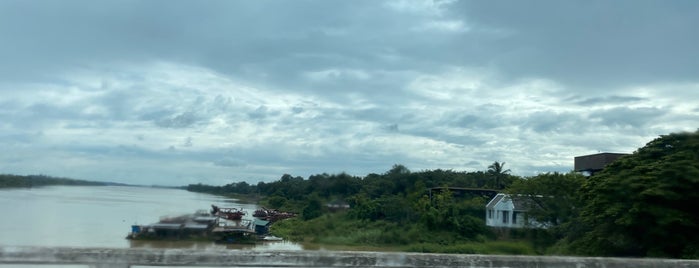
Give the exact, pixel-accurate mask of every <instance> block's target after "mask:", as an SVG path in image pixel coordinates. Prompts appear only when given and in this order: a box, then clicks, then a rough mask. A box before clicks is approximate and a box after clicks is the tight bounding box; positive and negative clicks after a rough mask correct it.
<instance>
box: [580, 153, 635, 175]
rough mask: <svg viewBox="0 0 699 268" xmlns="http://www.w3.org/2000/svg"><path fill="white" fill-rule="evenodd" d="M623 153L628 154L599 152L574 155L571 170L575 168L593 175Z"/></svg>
mask: <svg viewBox="0 0 699 268" xmlns="http://www.w3.org/2000/svg"><path fill="white" fill-rule="evenodd" d="M625 155H628V154H619V153H599V154H591V155H583V156H576V157H575V168H574V169H573V170H575V171H576V172H584V173H588V174H590V175H594V174H595V173H597V172H599V171H601V170H602V169H603V168H604V167H605V166H606V165H608V164H609V163H611V162H614V160H617V159H618V158H619V157H622V156H625Z"/></svg>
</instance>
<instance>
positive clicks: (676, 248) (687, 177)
mask: <svg viewBox="0 0 699 268" xmlns="http://www.w3.org/2000/svg"><path fill="white" fill-rule="evenodd" d="M581 200H582V202H583V203H584V204H585V207H584V208H583V209H582V212H581V215H580V217H579V224H580V226H581V228H580V229H579V230H578V232H572V233H571V234H570V240H571V241H573V243H572V244H571V248H573V249H574V250H576V251H577V252H578V253H581V254H590V255H614V256H619V255H621V256H652V257H685V258H699V214H697V211H699V210H697V207H696V205H697V204H698V203H699V202H697V201H699V131H697V132H694V133H676V134H670V135H664V136H661V137H659V138H657V139H655V140H653V141H651V142H649V143H648V144H647V145H646V146H645V147H643V148H641V149H639V150H637V151H636V152H634V153H633V154H632V155H629V156H626V157H623V158H621V159H619V160H618V161H616V162H614V163H613V164H611V165H609V166H608V167H606V168H605V170H603V171H602V172H601V173H600V174H598V175H595V176H593V177H592V178H590V180H589V181H587V183H586V184H585V186H584V187H583V190H582V196H581Z"/></svg>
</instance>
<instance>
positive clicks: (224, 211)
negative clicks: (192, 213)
mask: <svg viewBox="0 0 699 268" xmlns="http://www.w3.org/2000/svg"><path fill="white" fill-rule="evenodd" d="M245 214H246V213H245V211H243V209H237V208H220V207H217V206H216V205H211V215H215V216H219V217H221V218H224V219H227V220H231V221H239V220H241V219H243V216H245Z"/></svg>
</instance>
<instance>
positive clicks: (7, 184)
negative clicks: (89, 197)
mask: <svg viewBox="0 0 699 268" xmlns="http://www.w3.org/2000/svg"><path fill="white" fill-rule="evenodd" d="M47 185H106V183H104V182H94V181H84V180H74V179H67V178H55V177H49V176H44V175H29V176H20V175H8V174H0V188H13V187H24V188H31V187H38V186H47Z"/></svg>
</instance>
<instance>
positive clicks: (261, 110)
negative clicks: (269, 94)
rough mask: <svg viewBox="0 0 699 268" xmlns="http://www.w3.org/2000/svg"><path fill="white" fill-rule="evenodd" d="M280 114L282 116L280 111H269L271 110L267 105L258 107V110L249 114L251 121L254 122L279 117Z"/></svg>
mask: <svg viewBox="0 0 699 268" xmlns="http://www.w3.org/2000/svg"><path fill="white" fill-rule="evenodd" d="M279 114H280V112H279V111H275V110H272V109H269V108H268V107H267V106H265V105H260V106H259V107H257V109H255V110H254V111H252V112H248V113H247V115H248V117H249V118H250V119H253V120H261V119H266V118H267V117H269V116H277V115H279Z"/></svg>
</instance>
